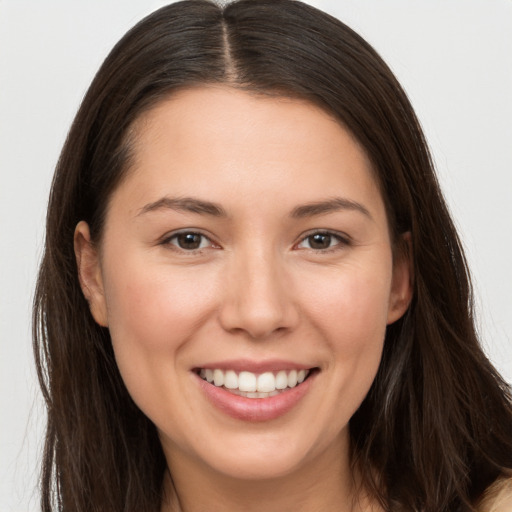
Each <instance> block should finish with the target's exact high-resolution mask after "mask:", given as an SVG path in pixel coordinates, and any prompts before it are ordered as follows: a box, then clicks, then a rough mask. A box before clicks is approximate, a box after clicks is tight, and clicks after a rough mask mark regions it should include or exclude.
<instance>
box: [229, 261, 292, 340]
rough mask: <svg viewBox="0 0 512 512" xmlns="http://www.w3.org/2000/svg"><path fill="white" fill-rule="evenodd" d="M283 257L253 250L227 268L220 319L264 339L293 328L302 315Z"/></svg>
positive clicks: (250, 334)
mask: <svg viewBox="0 0 512 512" xmlns="http://www.w3.org/2000/svg"><path fill="white" fill-rule="evenodd" d="M278 260H279V258H277V257H272V256H271V255H268V254H262V253H261V252H260V253H257V254H255V253H253V254H251V255H246V256H245V257H240V258H238V259H237V260H236V261H234V262H232V265H231V268H230V269H229V270H228V272H227V276H226V280H225V281H224V282H225V289H224V293H223V301H222V305H221V310H220V323H221V325H222V327H223V328H224V329H225V330H227V331H229V332H232V333H233V332H239V333H245V334H246V335H247V336H249V337H250V338H252V339H264V338H268V337H270V336H271V335H272V334H275V333H278V332H281V333H282V332H285V331H291V330H293V329H294V328H295V327H296V325H297V323H298V321H299V318H300V315H299V310H298V305H297V304H296V303H295V301H294V300H293V287H292V286H291V283H290V279H288V278H287V273H286V272H285V271H284V268H283V264H280V262H279V261H278Z"/></svg>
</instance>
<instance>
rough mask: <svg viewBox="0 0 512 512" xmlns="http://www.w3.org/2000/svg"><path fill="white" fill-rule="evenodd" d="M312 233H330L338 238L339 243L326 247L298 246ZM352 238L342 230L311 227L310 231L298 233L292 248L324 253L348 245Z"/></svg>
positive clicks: (350, 243)
mask: <svg viewBox="0 0 512 512" xmlns="http://www.w3.org/2000/svg"><path fill="white" fill-rule="evenodd" d="M313 235H330V236H332V237H334V238H336V239H337V240H338V242H339V243H337V244H336V245H334V246H333V247H328V248H327V249H313V248H299V247H298V245H299V244H301V243H302V242H304V241H305V240H306V239H307V238H309V237H310V236H313ZM352 243H353V240H352V238H351V237H350V236H349V235H347V234H346V233H344V232H342V231H336V230H333V229H321V228H318V229H311V230H310V231H307V232H306V233H302V234H301V235H300V238H299V240H298V241H297V242H296V243H295V244H294V246H293V247H294V248H295V249H297V250H309V251H313V252H316V253H326V252H333V251H336V250H338V249H342V248H344V247H347V246H349V245H352Z"/></svg>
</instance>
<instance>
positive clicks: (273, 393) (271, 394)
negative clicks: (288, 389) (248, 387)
mask: <svg viewBox="0 0 512 512" xmlns="http://www.w3.org/2000/svg"><path fill="white" fill-rule="evenodd" d="M276 395H279V391H277V390H276V391H272V392H270V393H269V394H268V396H276Z"/></svg>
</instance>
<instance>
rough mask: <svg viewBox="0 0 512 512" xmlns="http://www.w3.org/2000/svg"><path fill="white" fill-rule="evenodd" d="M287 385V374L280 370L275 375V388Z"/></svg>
mask: <svg viewBox="0 0 512 512" xmlns="http://www.w3.org/2000/svg"><path fill="white" fill-rule="evenodd" d="M287 387H288V375H286V372H285V371H284V370H281V371H280V372H278V373H277V375H276V389H285V388H287Z"/></svg>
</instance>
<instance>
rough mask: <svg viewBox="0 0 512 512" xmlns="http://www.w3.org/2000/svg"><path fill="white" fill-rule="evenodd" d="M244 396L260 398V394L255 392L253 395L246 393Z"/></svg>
mask: <svg viewBox="0 0 512 512" xmlns="http://www.w3.org/2000/svg"><path fill="white" fill-rule="evenodd" d="M245 396H246V397H247V398H259V397H260V394H259V393H257V392H255V393H246V394H245Z"/></svg>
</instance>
